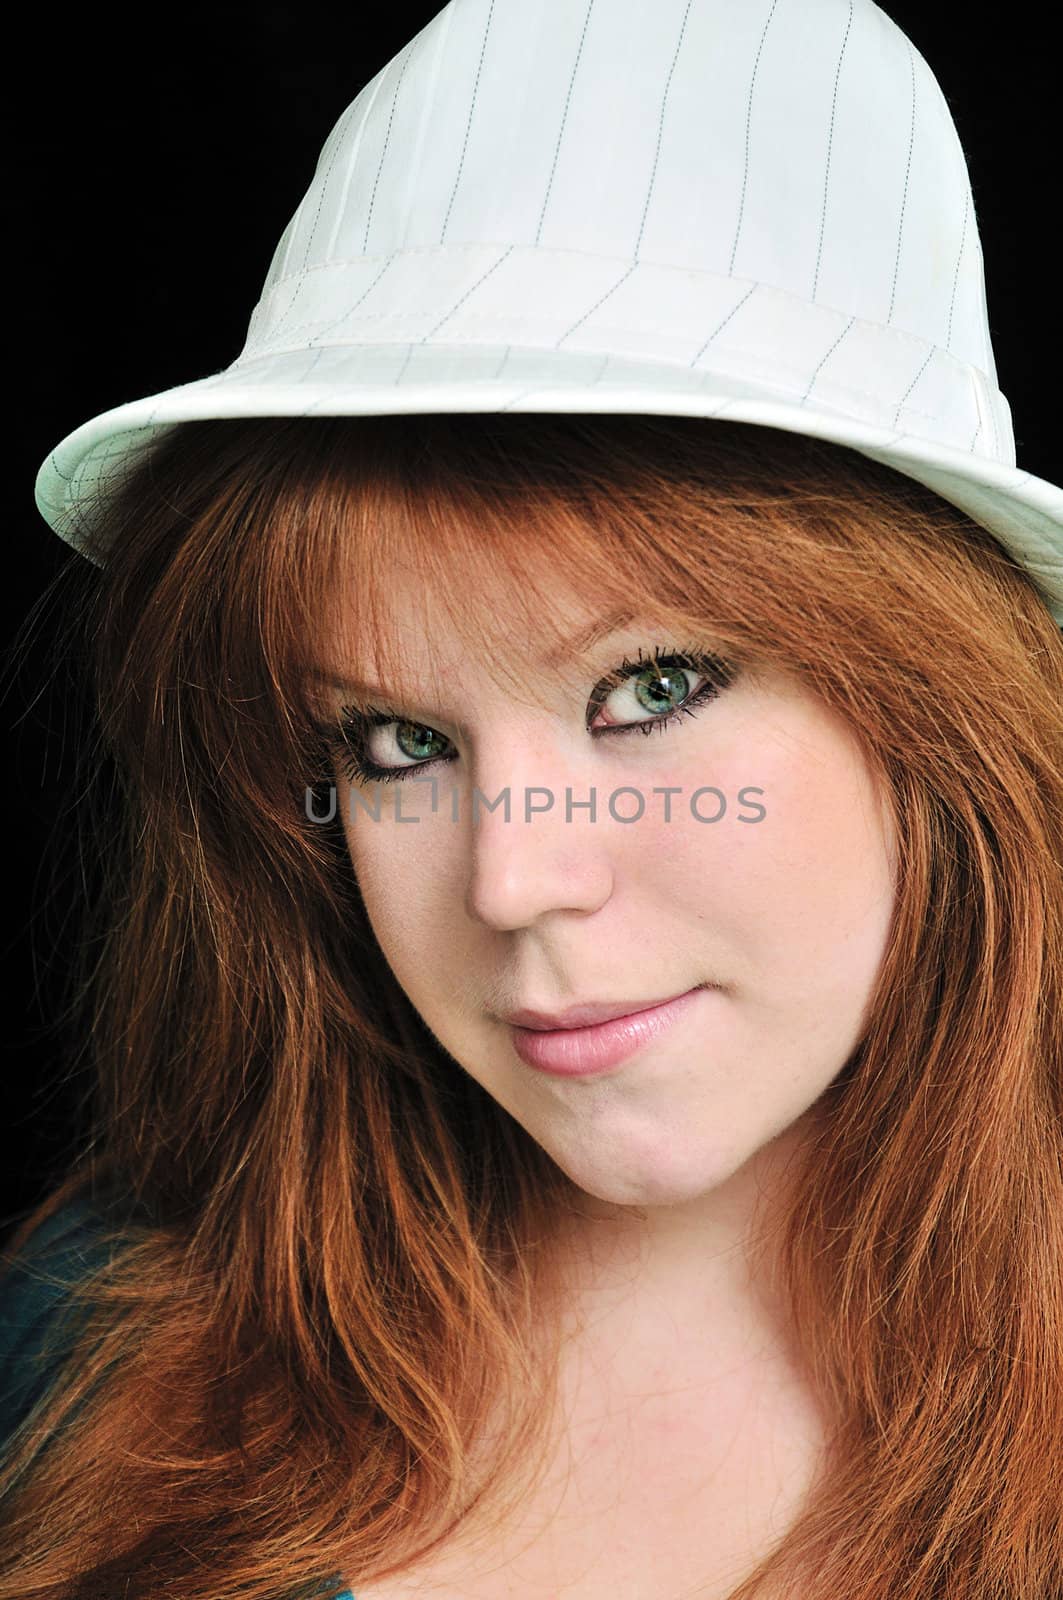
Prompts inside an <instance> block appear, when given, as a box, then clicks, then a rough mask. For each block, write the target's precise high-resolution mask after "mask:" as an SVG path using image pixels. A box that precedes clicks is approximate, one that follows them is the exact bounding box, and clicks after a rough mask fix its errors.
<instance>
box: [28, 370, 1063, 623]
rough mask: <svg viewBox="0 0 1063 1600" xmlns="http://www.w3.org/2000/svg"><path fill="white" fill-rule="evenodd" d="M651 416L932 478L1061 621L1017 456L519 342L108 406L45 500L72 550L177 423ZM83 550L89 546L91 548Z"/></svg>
mask: <svg viewBox="0 0 1063 1600" xmlns="http://www.w3.org/2000/svg"><path fill="white" fill-rule="evenodd" d="M503 411H506V412H511V411H512V412H557V413H568V412H571V413H577V412H580V413H594V412H598V413H608V414H615V413H627V414H637V413H646V414H653V415H664V416H669V415H671V416H692V417H706V418H714V419H722V420H727V421H734V422H749V423H755V424H759V425H761V426H764V427H770V428H782V429H785V430H787V431H788V432H793V433H801V434H805V435H808V436H809V437H812V438H820V439H826V440H829V441H831V442H833V443H836V444H842V445H848V446H849V447H850V448H852V449H854V450H858V451H859V452H860V453H861V454H863V455H865V456H867V457H869V458H870V459H871V460H874V461H878V462H880V463H882V464H883V465H884V466H889V467H893V468H895V469H896V470H897V471H898V472H901V473H904V474H905V475H907V476H908V477H910V478H913V479H914V480H916V481H917V482H919V483H922V484H924V485H926V487H928V488H930V489H932V490H933V491H934V492H935V493H937V494H938V495H940V496H941V497H942V498H943V499H945V500H948V501H949V502H951V503H952V504H953V505H955V506H957V507H959V509H960V510H961V511H963V512H965V513H966V514H967V515H968V516H970V517H971V518H972V519H973V520H974V521H975V522H977V523H979V524H980V525H981V526H983V527H985V528H987V529H988V530H989V531H990V532H991V533H992V534H993V535H994V536H995V537H996V538H997V539H998V540H999V541H1000V543H1001V544H1002V545H1003V546H1004V548H1005V549H1006V550H1008V551H1009V553H1010V554H1012V555H1013V556H1014V557H1015V559H1016V560H1017V561H1019V562H1020V563H1021V564H1022V566H1023V567H1025V568H1026V570H1027V571H1029V573H1030V575H1031V576H1032V577H1033V579H1034V581H1035V582H1036V583H1037V585H1038V587H1039V589H1040V591H1041V593H1042V594H1043V596H1044V598H1045V602H1046V604H1047V606H1048V609H1049V611H1050V612H1051V614H1052V616H1053V618H1054V619H1055V621H1056V622H1057V623H1058V624H1059V625H1060V626H1061V627H1063V489H1060V488H1059V487H1058V486H1057V485H1055V484H1052V483H1049V482H1048V481H1047V480H1046V479H1043V478H1039V477H1037V476H1035V475H1034V474H1033V473H1030V472H1025V471H1022V470H1021V469H1020V468H1018V467H1016V466H1010V465H1008V464H1007V463H1005V462H1001V461H995V460H991V459H988V458H985V457H981V456H976V455H971V454H969V453H968V452H966V451H961V450H957V449H955V448H954V447H953V446H951V445H948V444H945V443H943V442H939V441H936V440H932V439H927V438H923V437H920V436H918V435H915V434H911V433H902V432H898V431H896V430H894V429H889V428H883V427H881V426H877V425H874V424H872V423H869V422H868V423H865V422H861V421H858V420H856V419H855V418H853V417H852V416H850V415H841V414H837V413H832V412H831V411H830V409H829V408H828V407H825V406H824V405H823V404H822V403H818V404H811V403H802V402H801V400H800V399H799V398H796V397H794V396H793V395H788V394H786V393H784V392H782V391H779V392H776V393H772V392H770V390H769V388H768V386H767V385H764V384H761V385H754V384H752V383H749V382H746V381H744V380H739V379H736V378H733V377H729V376H727V375H722V374H720V373H714V372H711V371H701V372H695V371H692V370H691V369H690V368H689V367H684V366H680V365H678V364H677V365H670V364H667V363H656V362H639V361H636V360H631V359H618V358H616V357H608V356H603V355H599V354H596V353H592V352H587V351H563V350H542V349H516V348H514V347H513V346H510V345H497V346H487V345H481V346H476V347H470V346H469V345H468V344H463V345H453V346H446V345H440V344H434V345H431V346H425V345H420V346H418V345H409V344H401V345H400V344H379V345H358V346H346V347H344V346H333V347H322V348H320V349H318V350H309V351H308V350H307V349H306V348H305V347H304V348H303V349H300V350H291V351H280V352H277V353H273V354H269V355H265V356H259V357H256V358H254V359H251V360H246V361H243V360H239V361H237V362H236V363H234V364H233V365H232V366H230V367H227V368H226V369H225V370H224V371H222V372H219V373H213V374H211V375H210V376H208V377H206V378H200V379H196V380H194V381H193V382H191V383H185V384H180V385H177V386H176V387H174V388H170V389H167V390H164V391H161V392H160V393H158V394H154V395H147V396H144V397H143V398H141V399H138V400H132V401H129V402H127V403H126V404H124V405H120V406H116V407H114V408H112V409H111V410H109V411H104V412H101V413H100V414H99V415H98V416H96V417H93V418H92V419H91V420H90V421H88V422H85V423H83V424H82V425H81V426H80V427H78V428H75V429H74V430H73V431H72V432H71V433H69V434H67V435H66V437H65V438H64V439H62V440H61V441H60V443H59V444H58V445H56V447H55V448H54V450H52V451H51V452H49V454H48V456H47V457H46V458H45V460H44V461H43V462H42V464H41V466H40V468H39V470H38V473H37V478H36V482H35V490H34V492H35V498H36V503H37V507H38V509H39V511H40V513H41V515H42V516H43V517H44V519H45V521H46V522H47V523H48V524H49V525H50V527H51V528H52V529H53V530H54V531H55V532H56V533H58V534H59V535H60V537H61V538H63V539H65V540H66V541H67V543H69V544H70V545H72V546H73V547H74V548H75V549H82V548H83V543H84V539H85V532H86V530H88V531H91V532H93V533H95V532H96V531H97V528H98V522H99V519H100V518H101V517H103V516H105V514H106V498H107V495H108V493H109V492H111V491H113V490H114V488H115V487H116V486H117V485H118V483H120V482H121V481H122V480H123V479H124V477H125V476H126V474H127V473H128V472H129V471H130V470H132V468H133V467H134V466H135V465H136V463H137V462H138V460H139V459H140V457H141V455H142V454H143V452H144V451H145V450H148V449H150V448H151V447H152V446H153V445H154V444H155V442H156V441H157V440H158V439H159V438H160V437H161V436H162V435H163V434H164V433H165V432H168V431H169V429H170V428H172V427H173V426H175V425H176V424H179V423H182V422H193V421H201V420H205V419H208V418H227V417H230V418H231V417H266V416H276V417H294V416H384V415H406V414H409V415H413V414H417V413H425V412H503ZM84 553H88V552H87V551H86V552H84Z"/></svg>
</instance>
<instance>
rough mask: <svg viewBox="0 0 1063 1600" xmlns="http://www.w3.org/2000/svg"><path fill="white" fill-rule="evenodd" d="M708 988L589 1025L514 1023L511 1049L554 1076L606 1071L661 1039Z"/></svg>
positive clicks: (582, 1074)
mask: <svg viewBox="0 0 1063 1600" xmlns="http://www.w3.org/2000/svg"><path fill="white" fill-rule="evenodd" d="M709 987H710V986H709V985H707V984H702V985H699V986H698V987H697V988H696V989H688V990H687V991H686V993H685V994H680V995H676V996H675V997H674V999H671V1000H664V1001H662V1002H661V1003H660V1004H659V1005H655V1006H650V1007H649V1008H648V1009H646V1010H643V1011H634V1012H629V1013H628V1014H627V1015H626V1016H622V1017H613V1018H611V1019H610V1020H608V1021H605V1022H596V1023H591V1024H589V1025H587V1026H585V1027H577V1028H552V1029H549V1030H543V1029H541V1028H539V1029H535V1028H528V1027H516V1026H514V1027H513V1048H514V1050H515V1051H516V1052H517V1054H518V1055H519V1056H520V1058H521V1060H522V1061H523V1062H525V1063H526V1065H528V1066H529V1067H536V1068H537V1069H538V1070H539V1071H540V1072H549V1073H553V1074H554V1075H555V1076H556V1077H563V1078H579V1077H584V1076H585V1075H587V1074H589V1073H596V1072H605V1071H606V1070H607V1069H608V1068H609V1067H615V1066H617V1065H618V1063H620V1062H621V1061H626V1060H627V1059H628V1057H629V1056H632V1055H634V1054H635V1052H636V1050H638V1049H639V1048H640V1047H641V1046H642V1045H644V1044H648V1043H649V1041H650V1040H651V1039H656V1038H658V1037H659V1036H660V1035H661V1034H662V1033H663V1032H664V1031H665V1029H666V1028H669V1027H671V1025H672V1024H673V1022H677V1021H678V1020H679V1018H680V1017H681V1016H682V1015H683V1014H684V1012H686V1011H687V1009H688V1008H689V1007H690V1006H692V1005H693V1004H694V1002H695V998H696V996H698V995H699V994H702V993H704V992H705V990H706V989H707V988H709ZM517 1015H520V1013H517Z"/></svg>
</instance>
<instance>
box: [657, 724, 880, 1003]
mask: <svg viewBox="0 0 1063 1600" xmlns="http://www.w3.org/2000/svg"><path fill="white" fill-rule="evenodd" d="M710 766H711V772H710V773H709V774H708V775H706V767H705V763H704V762H703V761H700V760H691V761H690V762H689V763H683V764H681V768H677V771H676V775H675V778H674V780H670V781H674V782H675V783H677V784H682V785H683V794H682V796H681V797H679V801H680V804H679V806H678V808H677V809H676V810H674V811H673V818H674V819H675V820H674V821H673V825H671V826H662V827H658V828H656V829H655V830H647V831H646V832H645V834H644V840H643V843H642V844H641V846H640V848H641V849H643V850H645V849H646V848H647V847H648V848H649V850H650V851H651V859H654V860H656V861H657V862H659V863H661V866H660V871H661V873H662V875H663V877H664V882H665V888H666V891H667V894H668V897H669V899H670V901H671V903H672V905H673V906H674V907H676V908H679V909H680V910H681V912H682V913H683V914H684V918H685V920H686V922H687V925H688V926H690V927H691V928H700V929H701V930H702V931H703V932H704V934H705V936H706V939H707V940H708V941H709V942H710V944H711V946H712V951H713V952H715V951H716V950H717V949H718V951H719V963H720V965H721V971H722V975H723V976H724V977H725V978H726V977H729V978H730V979H732V980H733V981H734V982H735V983H736V984H738V985H739V987H744V984H743V979H746V980H748V983H749V988H750V992H753V991H755V990H757V989H758V988H759V986H760V985H759V982H758V980H761V979H763V980H765V982H766V983H769V984H770V989H771V992H773V993H774V994H775V995H776V997H777V998H778V999H779V1000H780V1002H782V1001H788V1002H793V1003H795V1004H801V1003H802V998H804V999H811V998H812V997H814V996H816V997H818V998H819V1001H820V1003H821V1004H822V1003H823V1002H824V1001H826V1002H827V1003H833V1001H834V999H835V998H837V999H838V1000H840V1001H845V1002H847V1003H848V1004H851V1002H852V1000H853V997H854V994H857V995H862V994H863V992H864V991H865V990H866V989H867V988H868V987H869V985H870V984H871V982H872V981H873V979H874V976H875V974H876V973H877V970H878V967H879V964H880V962H881V958H882V955H883V953H884V950H885V944H886V939H887V936H888V931H889V923H890V917H891V914H892V910H893V903H894V882H893V875H894V864H895V857H894V845H893V837H892V833H891V831H890V829H889V827H888V825H887V822H886V817H885V813H884V811H883V810H882V809H881V807H880V803H879V798H878V795H877V793H876V791H875V789H874V787H873V785H872V783H871V781H870V778H869V775H868V774H867V772H866V769H865V766H864V763H863V761H862V758H861V757H860V755H859V752H858V751H857V749H856V747H855V746H854V745H853V744H852V742H851V740H850V739H849V738H848V736H847V735H844V734H842V733H839V732H838V731H837V730H836V729H834V728H832V726H831V725H830V724H829V723H827V722H826V721H824V720H823V719H821V717H820V716H819V715H818V714H817V713H809V715H808V717H807V720H805V719H801V718H798V719H796V720H795V721H794V722H792V723H791V722H789V721H788V723H787V725H786V727H785V728H784V729H782V730H774V731H773V730H771V729H770V728H769V730H768V731H767V732H766V733H765V732H764V731H763V730H762V731H761V732H760V734H759V735H758V737H757V738H756V739H752V738H748V739H747V738H745V737H742V736H741V735H740V734H739V733H738V732H737V731H736V734H735V737H734V738H733V739H727V740H726V741H721V742H718V743H717V745H716V748H715V750H714V752H713V757H712V761H711V763H710ZM707 783H711V784H712V785H713V786H714V787H715V788H717V789H719V790H720V792H721V794H722V795H723V797H724V798H725V799H726V806H727V808H726V811H725V812H724V814H723V815H722V816H721V817H720V819H719V820H718V821H716V822H704V823H702V822H698V821H696V820H694V819H693V818H692V816H691V813H690V807H689V804H688V799H687V797H688V795H689V794H692V793H693V792H694V791H695V790H696V789H698V788H699V787H703V786H705V785H706V784H707ZM743 790H745V791H746V797H745V799H744V800H743V799H742V798H741V795H742V791H743ZM721 805H722V802H721V801H720V799H719V798H718V797H717V796H715V795H713V794H705V795H703V796H702V797H701V798H700V799H699V800H698V802H697V808H698V811H699V812H700V814H701V815H702V816H705V817H713V816H715V815H716V813H717V811H718V810H720V808H721ZM761 808H763V812H764V814H763V815H761ZM745 819H750V820H745ZM752 819H759V820H752ZM642 827H643V825H642V824H640V829H641V828H642ZM632 831H635V830H632ZM642 859H645V858H644V857H643V858H642ZM728 968H729V969H730V970H729V971H728V970H727V969H728Z"/></svg>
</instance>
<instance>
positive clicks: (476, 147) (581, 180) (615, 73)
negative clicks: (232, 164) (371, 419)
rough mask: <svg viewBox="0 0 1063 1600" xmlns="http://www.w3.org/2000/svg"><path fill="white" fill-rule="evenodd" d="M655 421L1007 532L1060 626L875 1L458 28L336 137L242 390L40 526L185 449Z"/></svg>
mask: <svg viewBox="0 0 1063 1600" xmlns="http://www.w3.org/2000/svg"><path fill="white" fill-rule="evenodd" d="M484 411H490V412H501V411H549V412H650V413H665V414H673V415H678V414H682V415H686V416H700V417H715V418H723V419H728V420H734V421H744V422H750V423H759V424H763V425H765V426H768V427H773V428H784V429H788V430H790V431H792V432H797V433H802V434H807V435H812V436H815V437H818V438H823V439H828V440H832V441H835V442H837V443H839V444H843V445H848V446H850V447H851V448H853V449H855V450H858V451H860V452H861V453H862V454H863V455H866V456H869V457H871V458H872V459H873V460H875V461H879V462H882V463H884V464H885V465H887V466H890V467H893V468H895V469H896V470H898V471H899V472H902V473H905V474H907V475H908V476H909V477H911V478H913V479H916V480H918V481H919V482H920V483H923V484H925V485H927V486H928V487H929V488H931V489H933V490H934V491H936V493H937V494H939V495H941V496H942V497H943V498H944V499H946V500H948V501H950V502H952V503H953V504H954V505H956V506H958V507H960V508H961V509H962V510H963V511H964V512H966V513H967V514H968V515H969V516H970V517H972V518H973V519H974V520H975V521H976V522H978V523H980V524H981V525H982V526H984V527H985V528H987V529H989V530H990V531H991V532H992V533H993V534H994V535H995V536H996V538H997V539H998V540H999V542H1000V543H1001V544H1002V545H1003V546H1004V547H1005V548H1006V549H1007V550H1008V551H1009V552H1010V553H1011V554H1012V555H1013V556H1014V558H1015V559H1016V560H1017V561H1018V562H1020V563H1021V564H1022V565H1023V566H1024V567H1025V568H1026V569H1027V570H1028V571H1029V573H1030V574H1031V576H1032V577H1033V579H1034V580H1035V582H1036V583H1037V585H1038V587H1039V589H1040V591H1041V593H1042V594H1043V595H1044V598H1045V601H1046V603H1047V605H1048V607H1049V610H1050V611H1051V613H1052V615H1053V616H1054V618H1055V620H1056V621H1057V622H1059V623H1060V624H1061V625H1063V490H1061V489H1060V488H1059V487H1058V486H1057V485H1055V484H1051V483H1049V482H1047V481H1046V480H1045V479H1043V478H1039V477H1036V476H1034V475H1033V474H1032V473H1029V472H1023V471H1020V470H1019V469H1018V467H1017V466H1016V462H1015V440H1014V432H1013V428H1012V420H1011V411H1010V408H1009V406H1008V402H1007V400H1006V399H1005V397H1004V395H1003V394H1002V393H1001V391H1000V388H999V387H998V383H997V374H996V363H995V361H994V357H993V349H992V344H991V341H990V334H989V323H988V316H987V309H986V297H985V276H984V269H983V262H982V252H981V245H980V241H979V235H978V223H977V218H976V216H975V210H974V203H973V199H972V193H971V184H970V179H969V176H968V172H967V164H966V160H965V158H964V154H963V150H962V147H961V145H960V141H959V136H958V134H957V131H956V128H955V125H954V123H953V120H952V116H951V114H950V111H949V108H948V105H947V103H946V101H945V98H944V96H943V94H942V92H941V89H940V87H939V86H938V83H937V80H936V79H935V77H934V75H933V73H932V72H931V70H930V68H929V67H928V66H927V64H926V62H925V61H924V60H923V58H922V56H921V55H920V54H919V52H918V51H917V50H916V49H915V48H914V47H913V45H912V44H911V42H910V40H909V39H908V38H907V37H906V35H905V34H904V33H903V32H902V31H901V30H900V29H899V28H898V27H897V25H896V24H895V23H894V22H893V21H891V19H890V18H889V17H888V16H887V15H886V14H885V13H884V12H883V11H882V10H881V9H880V8H879V7H878V6H877V5H875V4H873V3H872V0H653V3H652V4H647V0H450V4H449V5H446V6H445V7H444V8H443V9H442V10H441V11H440V12H439V13H438V15H437V16H435V17H434V18H433V20H432V21H431V22H430V23H429V24H428V25H427V26H426V27H425V28H423V29H422V30H421V31H420V32H419V33H418V34H417V35H416V36H415V38H413V39H412V40H411V41H410V42H409V43H408V44H407V45H406V46H405V48H404V49H402V50H401V51H400V52H399V53H398V55H396V56H395V57H394V59H393V60H391V61H390V62H389V63H388V64H387V66H386V67H384V68H383V69H382V70H381V71H380V72H379V73H377V75H376V77H375V78H374V79H373V80H372V82H371V83H369V84H367V85H366V87H365V88H364V89H363V90H362V92H361V93H360V94H359V95H358V97H357V98H356V99H355V100H354V101H353V102H352V104H351V105H349V106H348V107H347V108H346V110H345V111H344V112H343V113H342V115H341V116H340V117H339V119H338V121H337V122H336V124H335V126H334V127H333V129H332V132H331V133H330V135H329V137H328V139H327V141H326V143H325V146H324V148H323V150H322V151H321V155H320V157H319V159H318V162H317V167H316V170H315V172H314V176H313V179H312V181H311V183H310V186H309V188H308V190H307V192H306V194H305V196H304V198H303V200H302V202H301V204H300V205H299V207H298V209H297V210H296V212H295V215H294V216H293V217H292V219H291V221H290V222H289V224H288V226H287V228H286V229H285V231H284V234H283V236H282V237H281V239H280V242H279V244H278V245H277V248H276V251H275V253H274V256H273V260H272V262H271V264H270V267H269V271H268V274H267V277H266V282H265V285H264V287H263V290H262V295H261V298H260V299H259V302H258V304H257V305H256V307H255V309H254V311H253V313H252V315H251V321H250V326H249V328H248V333H247V339H246V342H245V344H244V347H243V350H242V351H241V353H240V355H239V356H238V357H237V358H236V360H235V361H234V362H233V363H232V364H231V365H230V366H228V367H226V368H225V369H224V370H223V371H220V372H215V373H211V374H209V375H208V376H206V377H201V378H198V379H195V380H194V381H192V382H189V383H183V384H178V385H177V386H176V387H174V388H171V389H167V390H164V391H163V392H161V393H159V394H154V395H148V396H147V397H145V398H144V399H140V400H133V401H130V402H128V403H127V404H123V405H119V406H116V407H114V408H113V409H112V410H109V411H105V412H102V413H101V414H100V415H99V416H96V417H93V418H92V419H91V420H90V421H88V422H85V423H83V424H82V425H81V426H80V427H78V428H75V429H74V430H73V432H71V433H69V434H67V436H66V437H65V438H64V439H62V440H61V441H60V443H59V444H57V445H56V446H55V448H54V450H52V451H50V452H49V454H48V456H47V459H46V460H45V461H44V462H43V463H42V465H41V467H40V470H39V472H38V475H37V480H36V499H37V505H38V507H39V509H40V511H41V513H42V515H43V516H44V518H45V520H46V521H47V522H48V523H49V524H50V526H51V527H52V528H53V529H54V530H55V531H56V532H57V533H59V534H60V535H61V536H62V537H63V538H64V539H66V540H67V541H68V542H69V543H70V544H72V545H73V546H75V547H79V546H80V544H81V541H82V538H83V535H84V531H85V530H94V529H95V530H97V537H102V538H104V539H105V538H106V522H105V521H104V522H101V521H100V518H101V517H105V513H106V495H107V491H108V489H109V488H111V487H112V486H114V485H116V484H117V483H119V482H120V481H121V479H122V478H123V476H124V475H125V474H126V472H127V471H128V470H129V468H130V467H131V466H133V465H134V464H136V463H137V462H138V461H139V460H140V458H141V456H142V454H143V452H144V451H145V450H146V449H150V447H151V446H152V445H153V443H154V442H155V441H156V440H158V439H159V438H160V437H161V436H162V435H163V434H165V433H166V432H168V430H169V429H170V428H172V427H173V426H174V425H175V424H177V423H181V422H186V421H192V420H197V419H201V418H207V417H251V416H326V415H327V416H341V415H350V416H366V415H381V414H384V413H413V412H484Z"/></svg>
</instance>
